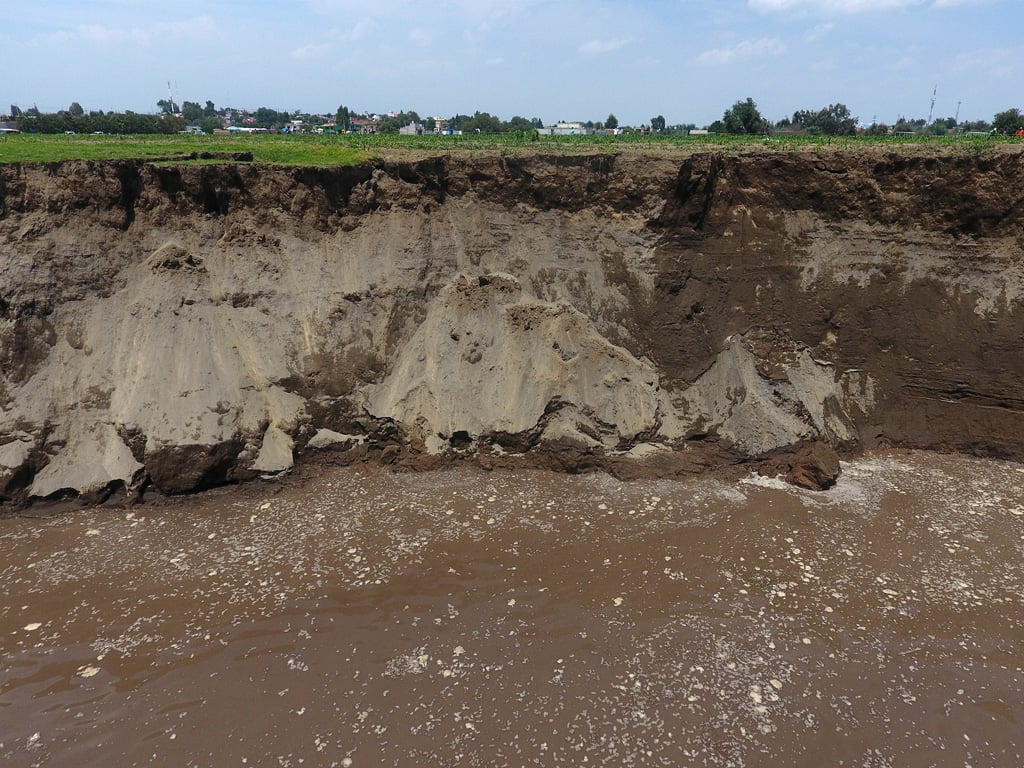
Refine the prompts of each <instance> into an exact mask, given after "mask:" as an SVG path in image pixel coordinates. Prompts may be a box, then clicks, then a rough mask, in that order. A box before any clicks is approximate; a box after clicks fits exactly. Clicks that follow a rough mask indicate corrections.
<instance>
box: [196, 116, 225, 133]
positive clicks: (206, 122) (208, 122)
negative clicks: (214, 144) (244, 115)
mask: <svg viewBox="0 0 1024 768" xmlns="http://www.w3.org/2000/svg"><path fill="white" fill-rule="evenodd" d="M199 127H200V128H202V129H203V133H213V132H214V131H216V130H217V129H218V128H220V119H219V118H217V117H204V118H203V119H202V120H200V121H199Z"/></svg>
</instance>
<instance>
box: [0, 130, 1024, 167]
mask: <svg viewBox="0 0 1024 768" xmlns="http://www.w3.org/2000/svg"><path fill="white" fill-rule="evenodd" d="M1020 144H1021V141H1020V140H1019V139H1016V138H1014V137H1010V138H1002V137H999V138H995V137H929V136H921V137H918V136H883V137H867V136H865V137H843V138H838V137H810V136H803V137H793V136H770V137H764V136H727V135H717V136H694V137H688V136H658V135H642V134H625V135H622V136H542V137H539V138H538V137H536V136H535V135H532V134H528V133H527V134H520V133H505V134H490V135H472V136H434V135H427V136H396V135H369V136H362V135H333V134H331V135H323V136H315V135H298V136H281V135H267V134H256V135H253V134H250V135H237V136H184V135H173V136H165V135H144V136H143V135H135V136H105V135H104V136H95V135H71V136H66V135H41V134H4V135H0V163H19V162H32V163H53V162H62V161H66V160H119V159H120V160H124V159H132V160H146V161H150V162H159V163H211V162H224V161H226V160H227V161H230V160H233V159H237V158H235V157H234V155H236V154H238V153H251V155H252V158H251V159H252V162H255V163H260V164H267V165H296V166H316V167H330V166H348V165H357V164H359V163H361V162H365V161H368V160H370V159H373V158H386V159H394V158H396V157H397V158H408V159H415V158H416V157H423V156H431V155H433V156H436V155H445V154H463V153H476V152H492V153H493V152H498V153H501V154H506V155H517V154H538V153H545V154H587V153H595V152H610V153H619V152H644V153H651V154H670V155H671V154H679V153H682V154H687V153H691V152H695V151H698V152H699V151H720V152H725V153H746V152H763V151H766V150H767V151H782V152H822V151H833V150H854V149H867V148H874V149H876V150H877V149H889V150H893V151H905V152H906V151H909V152H914V151H923V152H927V153H929V154H933V153H934V154H947V153H987V152H991V151H993V150H995V149H997V148H1009V147H1011V146H1019V145H1020Z"/></svg>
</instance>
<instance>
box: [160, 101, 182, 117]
mask: <svg viewBox="0 0 1024 768" xmlns="http://www.w3.org/2000/svg"><path fill="white" fill-rule="evenodd" d="M156 105H157V106H158V107H160V112H161V113H162V114H165V115H173V114H175V113H176V112H178V111H179V110H178V105H177V104H175V103H174V102H173V101H170V100H169V99H160V100H159V101H158V102H157V103H156Z"/></svg>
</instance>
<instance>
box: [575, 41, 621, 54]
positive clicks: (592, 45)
mask: <svg viewBox="0 0 1024 768" xmlns="http://www.w3.org/2000/svg"><path fill="white" fill-rule="evenodd" d="M631 42H633V41H632V40H630V39H623V40H590V41H589V42H586V43H584V44H583V45H581V46H580V53H585V54H587V55H588V56H594V55H597V54H601V53H611V52H612V51H617V50H619V48H622V47H623V46H626V45H629V44H630V43H631Z"/></svg>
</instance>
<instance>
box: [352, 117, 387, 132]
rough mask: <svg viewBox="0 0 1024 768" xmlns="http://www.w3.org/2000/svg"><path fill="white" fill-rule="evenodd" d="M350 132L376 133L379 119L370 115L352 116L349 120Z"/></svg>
mask: <svg viewBox="0 0 1024 768" xmlns="http://www.w3.org/2000/svg"><path fill="white" fill-rule="evenodd" d="M349 125H350V126H351V130H352V133H376V132H377V129H378V127H379V126H380V121H379V120H375V119H374V118H372V117H353V118H352V119H351V120H349Z"/></svg>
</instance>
